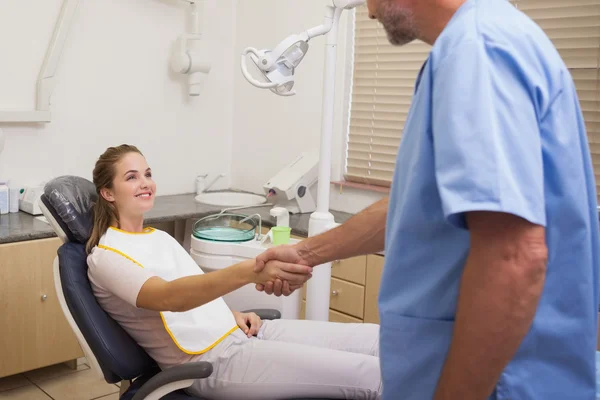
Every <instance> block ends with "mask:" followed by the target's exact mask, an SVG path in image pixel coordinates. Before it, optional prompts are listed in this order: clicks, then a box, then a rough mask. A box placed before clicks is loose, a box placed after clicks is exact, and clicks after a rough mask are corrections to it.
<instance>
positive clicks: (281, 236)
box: [271, 226, 292, 246]
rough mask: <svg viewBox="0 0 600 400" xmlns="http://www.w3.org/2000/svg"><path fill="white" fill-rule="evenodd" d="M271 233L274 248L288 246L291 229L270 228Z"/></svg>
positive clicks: (287, 227) (284, 227)
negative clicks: (282, 245)
mask: <svg viewBox="0 0 600 400" xmlns="http://www.w3.org/2000/svg"><path fill="white" fill-rule="evenodd" d="M271 232H273V244H274V245H275V246H279V245H280V244H288V243H289V242H290V235H291V233H292V228H290V227H289V226H274V227H273V228H271Z"/></svg>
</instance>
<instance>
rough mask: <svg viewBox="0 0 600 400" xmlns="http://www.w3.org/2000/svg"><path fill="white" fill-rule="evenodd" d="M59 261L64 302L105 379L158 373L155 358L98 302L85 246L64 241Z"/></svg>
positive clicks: (59, 253)
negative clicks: (88, 274)
mask: <svg viewBox="0 0 600 400" xmlns="http://www.w3.org/2000/svg"><path fill="white" fill-rule="evenodd" d="M58 260H59V265H60V281H61V284H62V291H63V293H64V295H65V301H66V302H67V306H68V307H69V311H71V315H72V316H73V319H74V320H75V322H76V323H77V326H78V327H79V330H80V331H81V333H82V335H83V336H84V338H85V341H86V343H87V344H88V345H89V346H90V349H91V350H92V352H93V353H94V355H95V356H96V359H97V360H98V364H99V365H100V368H102V372H103V374H104V378H105V379H106V381H107V382H109V383H116V382H119V381H120V380H121V379H134V378H136V377H138V376H140V375H143V374H147V373H153V372H156V371H157V370H158V366H157V365H156V363H155V362H154V360H152V358H150V357H149V356H148V354H147V353H146V352H145V351H144V349H142V348H141V347H140V346H139V345H138V344H137V343H136V342H135V341H134V340H133V339H132V338H131V336H129V335H128V334H127V332H125V330H123V328H121V326H120V325H119V324H118V323H117V322H116V321H115V320H114V319H112V318H111V317H110V316H109V315H108V314H107V313H106V312H105V311H104V310H103V309H102V308H101V307H100V305H99V304H98V302H97V301H96V297H95V296H94V293H93V291H92V288H91V286H90V282H89V280H88V276H87V270H88V266H87V254H86V252H85V245H83V244H80V243H65V244H63V245H62V246H61V247H60V248H59V249H58Z"/></svg>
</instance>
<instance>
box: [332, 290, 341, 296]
mask: <svg viewBox="0 0 600 400" xmlns="http://www.w3.org/2000/svg"><path fill="white" fill-rule="evenodd" d="M339 293H340V292H338V291H337V290H334V291H332V292H331V295H332V296H337V295H338V294H339Z"/></svg>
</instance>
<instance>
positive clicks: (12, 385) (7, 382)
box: [0, 375, 32, 392]
mask: <svg viewBox="0 0 600 400" xmlns="http://www.w3.org/2000/svg"><path fill="white" fill-rule="evenodd" d="M31 384H32V383H31V382H29V381H28V380H27V378H25V377H24V376H23V375H12V376H7V377H5V378H0V392H3V391H5V390H11V389H16V388H19V387H22V386H29V385H31Z"/></svg>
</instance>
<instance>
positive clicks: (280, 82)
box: [241, 0, 365, 96]
mask: <svg viewBox="0 0 600 400" xmlns="http://www.w3.org/2000/svg"><path fill="white" fill-rule="evenodd" d="M364 2H365V0H330V1H328V3H329V4H331V5H328V6H326V14H325V22H324V23H323V25H320V26H316V27H314V28H311V29H309V30H307V31H305V32H302V33H300V34H298V35H290V36H288V37H287V38H286V39H284V40H283V41H282V42H281V43H279V45H277V47H275V48H274V49H273V50H257V49H255V48H252V47H248V48H246V49H245V50H244V51H243V53H242V65H241V66H242V74H243V75H244V77H245V78H246V80H248V82H250V83H251V84H252V85H254V86H256V87H258V88H260V89H270V90H271V91H272V92H273V93H275V94H278V95H280V96H293V95H295V94H296V92H295V91H293V90H292V89H293V87H294V73H295V70H296V68H297V67H298V65H299V64H300V62H301V61H302V59H304V56H305V55H306V53H307V52H308V47H309V45H308V42H309V41H310V39H312V38H315V37H317V36H321V35H324V34H327V33H330V32H332V31H333V33H334V34H333V35H331V36H337V23H338V21H339V18H340V15H341V12H342V11H343V10H349V9H352V8H355V7H357V6H360V5H362V4H364ZM334 25H335V26H334ZM329 44H331V45H333V46H334V47H335V45H336V43H329V42H328V45H329ZM248 56H250V59H251V60H252V62H253V63H254V65H255V66H256V67H257V68H258V69H259V71H260V72H261V73H262V77H263V79H264V80H263V81H259V80H257V79H255V78H254V77H253V76H252V75H251V74H250V72H249V71H248V67H247V65H246V64H247V59H248Z"/></svg>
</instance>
